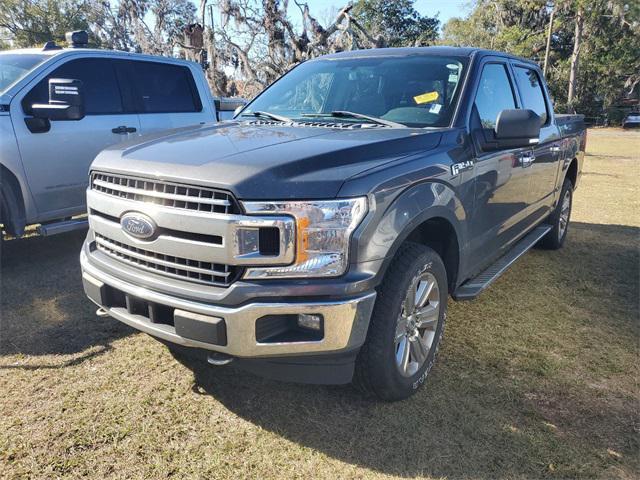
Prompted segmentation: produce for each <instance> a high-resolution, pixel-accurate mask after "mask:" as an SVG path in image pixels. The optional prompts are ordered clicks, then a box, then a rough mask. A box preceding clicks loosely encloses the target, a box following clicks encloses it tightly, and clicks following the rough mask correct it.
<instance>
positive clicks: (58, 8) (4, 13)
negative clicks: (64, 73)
mask: <svg viewBox="0 0 640 480" xmlns="http://www.w3.org/2000/svg"><path fill="white" fill-rule="evenodd" d="M92 12H93V8H92V5H91V4H90V3H89V2H87V1H82V0H56V1H53V0H2V7H1V8H0V30H6V31H7V32H9V34H10V36H11V40H12V42H13V45H14V46H15V47H18V48H20V47H33V46H37V45H42V44H44V43H45V42H47V41H49V40H58V41H61V40H64V34H65V32H68V31H71V30H88V29H89V25H90V23H91V21H92Z"/></svg>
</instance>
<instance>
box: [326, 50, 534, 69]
mask: <svg viewBox="0 0 640 480" xmlns="http://www.w3.org/2000/svg"><path fill="white" fill-rule="evenodd" d="M413 55H442V56H452V57H473V56H482V57H485V56H498V57H505V58H511V59H514V60H518V61H521V62H526V63H529V64H532V65H537V64H536V63H535V62H533V61H532V60H528V59H526V58H522V57H518V56H516V55H512V54H509V53H505V52H498V51H495V50H487V49H484V48H476V47H445V46H442V47H440V46H438V47H392V48H371V49H366V50H350V51H344V52H339V53H332V54H329V55H324V56H322V57H318V59H334V58H335V59H337V58H360V57H392V56H397V57H404V56H413Z"/></svg>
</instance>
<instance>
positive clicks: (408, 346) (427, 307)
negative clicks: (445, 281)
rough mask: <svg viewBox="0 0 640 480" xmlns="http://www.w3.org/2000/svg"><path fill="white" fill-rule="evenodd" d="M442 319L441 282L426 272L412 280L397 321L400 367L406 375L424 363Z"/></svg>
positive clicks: (397, 355) (414, 371)
mask: <svg viewBox="0 0 640 480" xmlns="http://www.w3.org/2000/svg"><path fill="white" fill-rule="evenodd" d="M439 318H440V288H439V287H438V281H437V280H436V277H435V276H434V275H433V274H431V273H430V272H423V273H422V274H421V275H420V276H419V277H417V278H416V279H415V280H414V281H413V282H412V283H411V286H410V287H409V291H408V292H407V296H406V298H405V300H404V302H403V306H402V313H401V314H400V318H399V319H398V322H397V324H396V334H395V352H396V355H395V359H396V367H397V368H398V371H399V372H400V374H401V375H402V376H403V377H411V376H412V375H414V374H415V373H416V372H417V371H418V370H419V369H420V368H421V367H422V366H423V365H424V363H425V361H426V360H427V357H428V356H429V352H430V351H431V347H432V345H433V343H434V339H435V335H436V328H437V326H438V319H439Z"/></svg>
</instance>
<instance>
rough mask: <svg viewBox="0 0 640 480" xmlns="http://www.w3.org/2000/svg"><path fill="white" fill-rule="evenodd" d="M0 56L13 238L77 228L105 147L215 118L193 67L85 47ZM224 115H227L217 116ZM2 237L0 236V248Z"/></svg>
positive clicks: (0, 198) (1, 211)
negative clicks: (94, 165)
mask: <svg viewBox="0 0 640 480" xmlns="http://www.w3.org/2000/svg"><path fill="white" fill-rule="evenodd" d="M68 40H69V48H62V47H60V46H58V45H56V44H55V43H53V42H48V43H47V44H46V45H45V46H44V47H43V48H38V49H21V50H9V51H5V52H0V224H2V225H3V228H0V230H4V231H5V232H6V233H8V234H10V235H21V234H22V233H23V232H24V229H25V227H26V226H28V225H31V224H39V231H40V233H41V234H43V235H51V234H55V233H60V232H64V231H69V230H72V229H76V228H86V224H87V222H86V219H84V218H79V219H78V218H72V217H76V216H78V215H82V214H84V213H86V206H85V199H86V195H85V191H86V189H87V185H88V183H89V177H88V173H89V166H90V165H91V162H92V161H93V159H94V158H95V157H96V155H97V154H98V153H99V152H100V151H101V150H103V149H104V148H105V147H107V146H109V145H112V144H114V143H120V142H123V141H126V140H129V139H131V138H134V137H138V136H139V135H141V134H145V133H151V132H159V131H163V130H168V129H173V128H179V127H185V126H188V125H199V124H205V123H216V121H217V120H219V119H223V118H219V117H221V116H224V113H223V112H221V108H218V107H219V106H220V105H222V106H223V107H226V108H227V109H232V110H233V109H234V108H235V104H236V103H238V102H230V100H231V99H226V101H223V102H222V103H221V102H220V99H214V98H213V97H212V96H211V92H210V91H209V86H208V84H207V80H206V78H205V76H204V72H203V70H202V68H201V67H200V65H198V64H197V63H194V62H187V61H185V60H179V59H174V58H166V57H157V56H150V55H140V54H134V53H127V52H118V51H111V50H96V49H91V48H86V47H87V42H88V36H87V34H86V32H70V33H69V34H68ZM226 113H230V112H226ZM231 116H232V115H230V116H229V118H230V117H231ZM1 238H2V232H0V240H1Z"/></svg>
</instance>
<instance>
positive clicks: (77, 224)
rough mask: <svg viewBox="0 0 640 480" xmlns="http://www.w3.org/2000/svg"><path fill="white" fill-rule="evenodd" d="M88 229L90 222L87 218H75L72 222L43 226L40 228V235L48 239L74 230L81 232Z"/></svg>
mask: <svg viewBox="0 0 640 480" xmlns="http://www.w3.org/2000/svg"><path fill="white" fill-rule="evenodd" d="M88 227H89V222H88V220H87V217H84V218H74V219H72V220H63V221H61V222H53V223H45V224H42V225H40V226H38V233H39V234H40V235H42V236H43V237H48V236H51V235H57V234H58V233H65V232H71V231H72V230H79V229H82V228H88Z"/></svg>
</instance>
